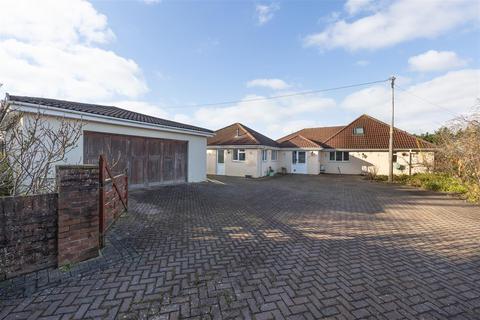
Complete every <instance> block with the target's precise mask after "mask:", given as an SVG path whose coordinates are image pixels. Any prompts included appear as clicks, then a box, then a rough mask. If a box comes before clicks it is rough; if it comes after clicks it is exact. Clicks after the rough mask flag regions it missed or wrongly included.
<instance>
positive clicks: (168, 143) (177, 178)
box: [83, 131, 188, 187]
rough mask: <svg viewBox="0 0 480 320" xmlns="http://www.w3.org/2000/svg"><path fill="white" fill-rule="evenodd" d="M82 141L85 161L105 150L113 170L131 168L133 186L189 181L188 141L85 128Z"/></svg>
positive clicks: (121, 170)
mask: <svg viewBox="0 0 480 320" xmlns="http://www.w3.org/2000/svg"><path fill="white" fill-rule="evenodd" d="M83 143H84V146H83V151H84V157H83V158H84V163H85V164H96V163H98V157H99V156H100V155H101V154H104V155H105V156H106V157H107V159H108V163H109V165H110V166H111V167H112V171H113V172H114V173H120V172H123V171H125V169H127V170H128V175H129V179H130V181H129V184H130V185H131V186H132V187H148V186H155V185H161V184H172V183H182V182H186V181H187V176H188V172H187V161H188V160H187V159H188V142H187V141H180V140H170V139H159V138H147V137H138V136H129V135H120V134H111V133H101V132H91V131H85V132H84V139H83Z"/></svg>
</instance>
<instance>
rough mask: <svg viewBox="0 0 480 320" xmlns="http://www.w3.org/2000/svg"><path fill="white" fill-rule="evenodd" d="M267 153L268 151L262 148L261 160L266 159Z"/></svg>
mask: <svg viewBox="0 0 480 320" xmlns="http://www.w3.org/2000/svg"><path fill="white" fill-rule="evenodd" d="M267 155H268V151H267V150H262V161H267Z"/></svg>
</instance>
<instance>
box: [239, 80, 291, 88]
mask: <svg viewBox="0 0 480 320" xmlns="http://www.w3.org/2000/svg"><path fill="white" fill-rule="evenodd" d="M247 87H248V88H252V87H265V88H270V89H273V90H282V89H287V88H290V85H289V84H288V83H286V82H285V81H283V80H281V79H254V80H250V81H248V82H247Z"/></svg>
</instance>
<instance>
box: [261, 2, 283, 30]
mask: <svg viewBox="0 0 480 320" xmlns="http://www.w3.org/2000/svg"><path fill="white" fill-rule="evenodd" d="M278 9H280V7H279V5H278V4H276V3H272V4H269V5H268V4H257V5H256V6H255V12H256V14H257V20H258V24H259V25H264V24H265V23H267V22H268V21H270V20H272V19H273V16H274V14H275V11H277V10H278Z"/></svg>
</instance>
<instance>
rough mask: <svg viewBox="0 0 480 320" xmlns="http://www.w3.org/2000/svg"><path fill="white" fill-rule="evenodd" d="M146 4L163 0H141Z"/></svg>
mask: <svg viewBox="0 0 480 320" xmlns="http://www.w3.org/2000/svg"><path fill="white" fill-rule="evenodd" d="M141 1H142V2H143V3H145V4H157V3H160V2H162V0H141Z"/></svg>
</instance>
